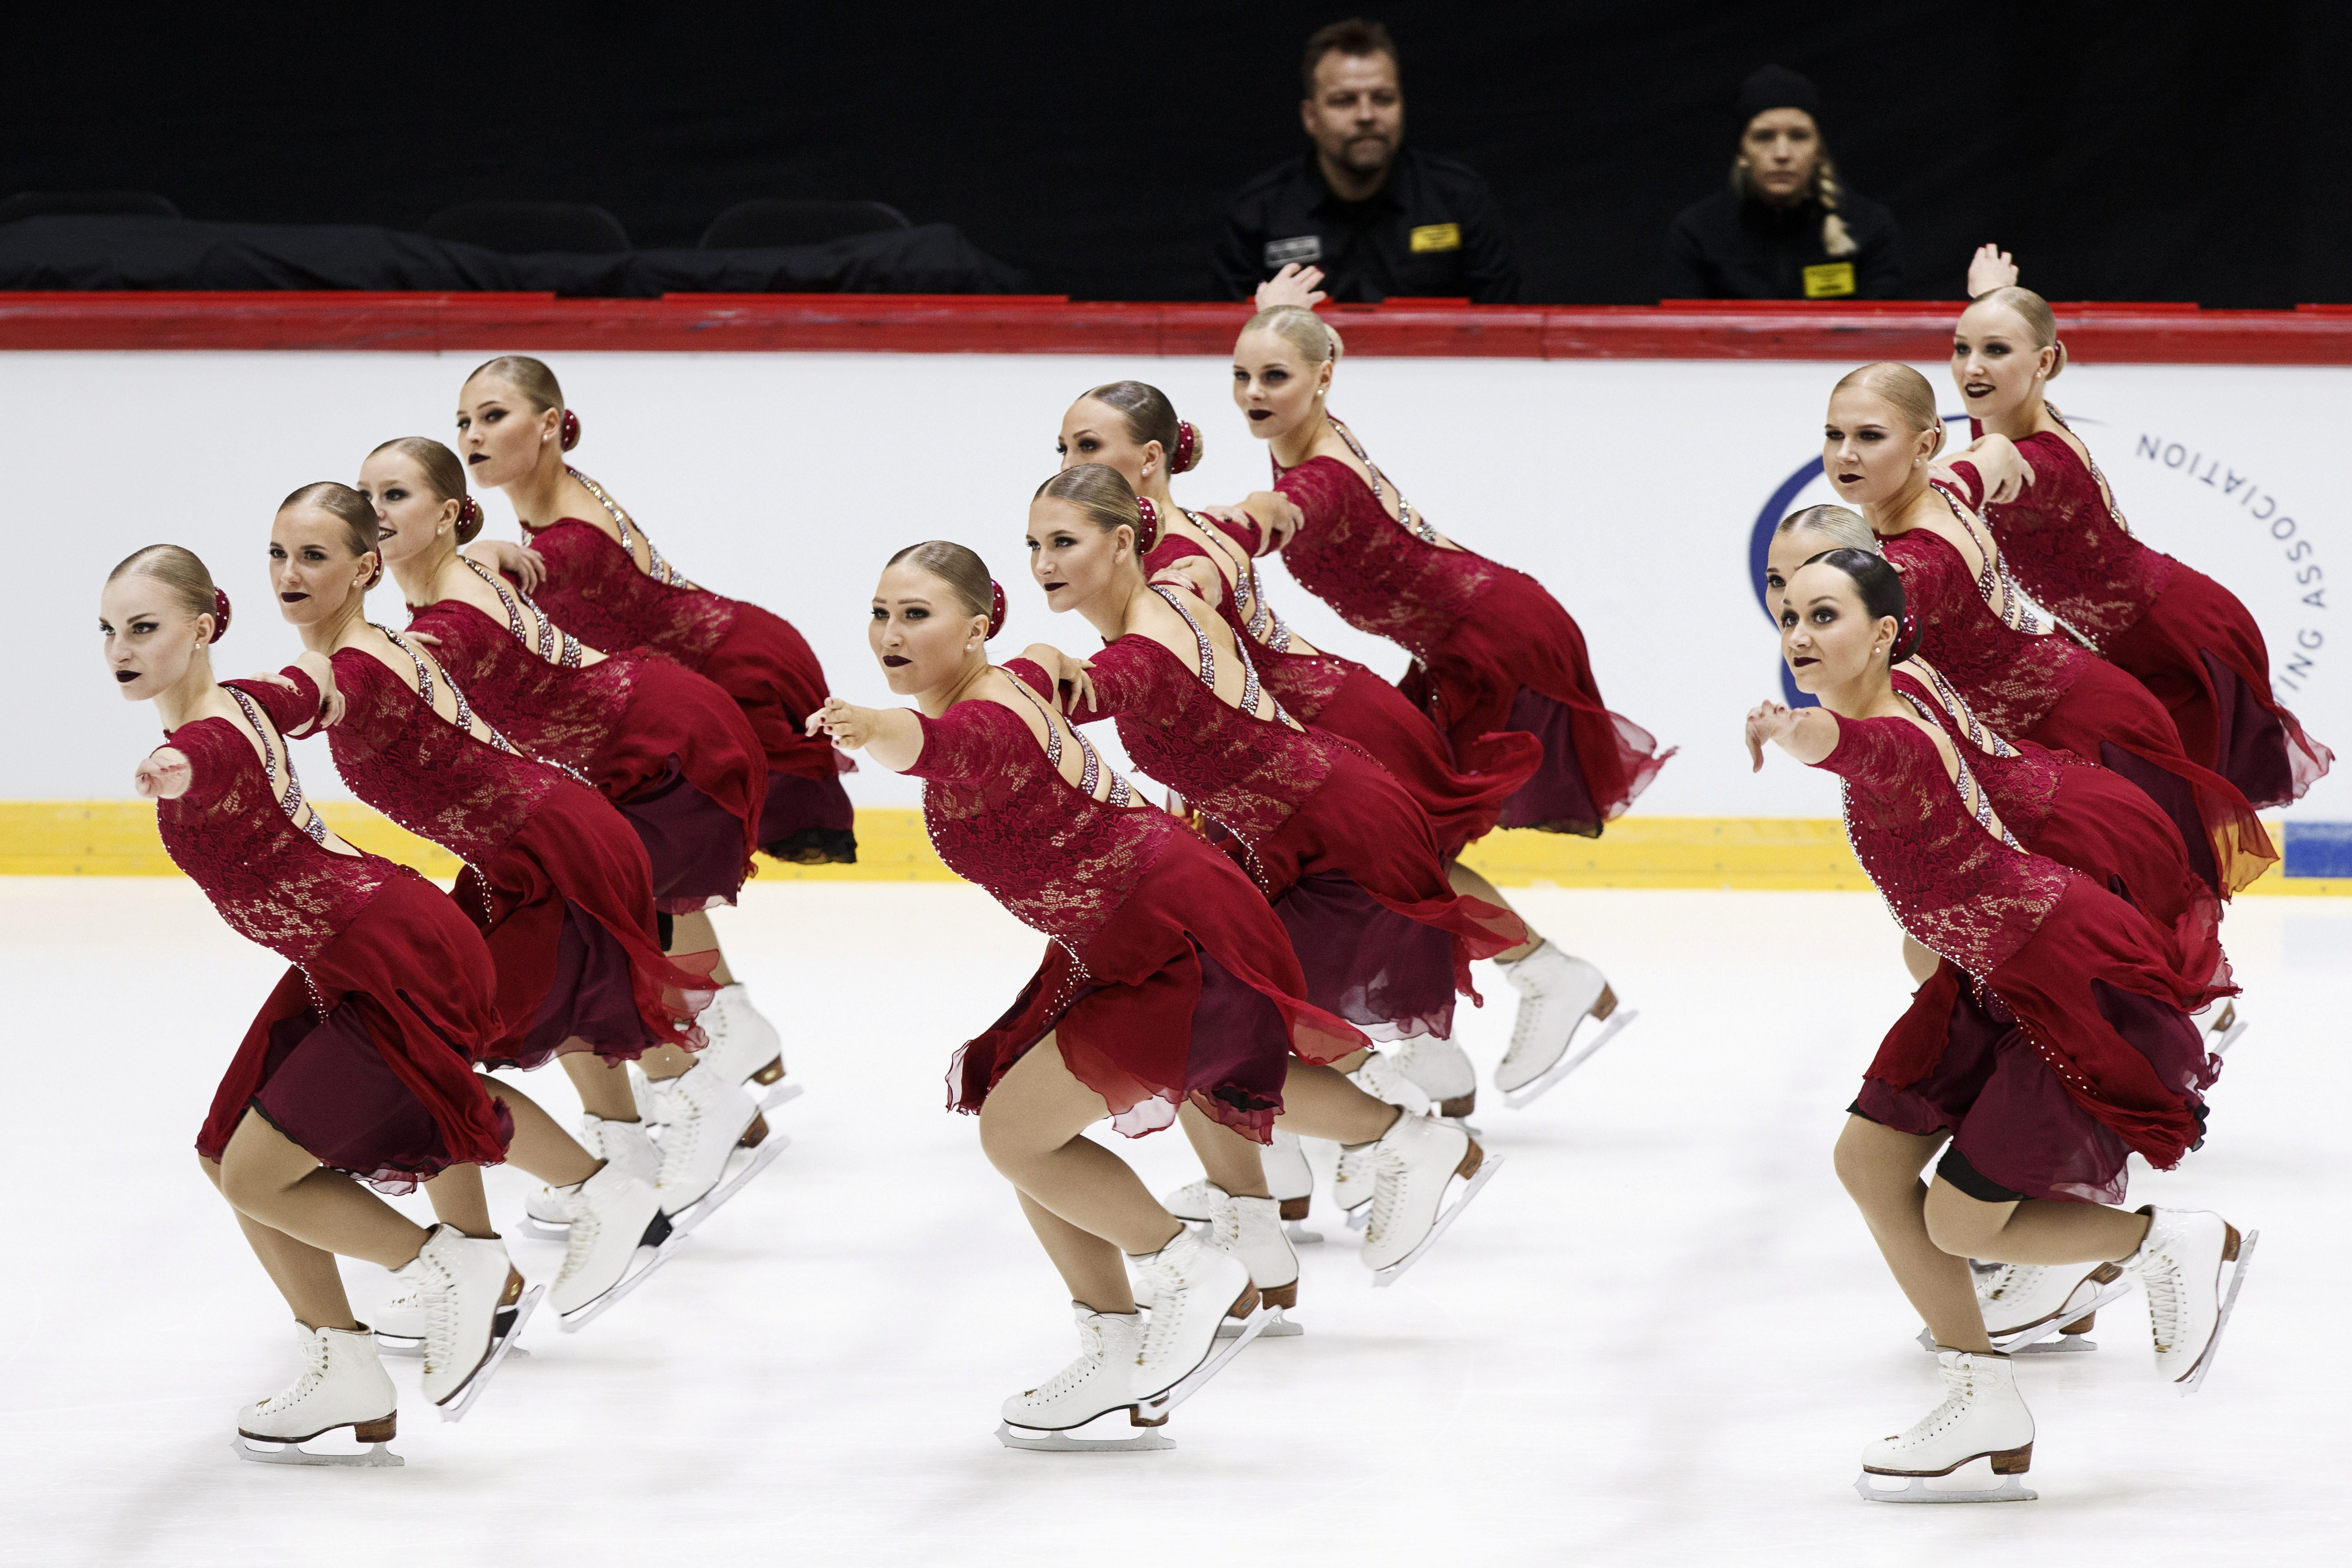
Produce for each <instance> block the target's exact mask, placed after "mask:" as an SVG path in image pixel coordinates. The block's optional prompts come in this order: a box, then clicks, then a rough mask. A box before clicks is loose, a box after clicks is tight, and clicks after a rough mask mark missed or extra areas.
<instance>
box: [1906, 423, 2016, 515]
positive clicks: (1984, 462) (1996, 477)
mask: <svg viewBox="0 0 2352 1568" xmlns="http://www.w3.org/2000/svg"><path fill="white" fill-rule="evenodd" d="M1961 458H1967V459H1968V460H1969V462H1971V463H1974V464H1975V465H1976V469H1977V478H1978V479H1979V480H1981V481H1982V482H1983V485H1984V497H1983V500H1982V502H1981V504H1982V505H1985V506H2006V505H2008V504H2009V503H2010V502H2011V501H2013V500H2016V499H2017V498H2018V497H2019V496H2021V495H2023V494H2024V493H2025V487H2026V486H2028V485H2030V484H2032V483H2033V482H2034V472H2033V465H2032V463H2029V462H2027V461H2026V460H2025V454H2024V453H2022V452H2021V451H2019V450H2018V449H2017V443H2016V442H2014V441H2012V440H2011V439H2010V438H2009V437H2006V436H1994V435H1990V434H1988V435H1983V436H1979V437H1977V438H1976V439H1975V440H1974V441H1971V442H1969V445H1968V446H1967V447H1963V448H1961V449H1960V450H1959V451H1958V452H1955V453H1953V454H1952V456H1951V458H1950V459H1949V461H1948V462H1944V463H1937V465H1936V466H1935V467H1934V468H1930V469H1929V470H1928V472H1927V477H1928V478H1929V479H1941V480H1942V481H1943V482H1944V483H1946V484H1948V485H1949V486H1951V487H1952V489H1955V490H1958V492H1960V493H1961V494H1962V495H1966V494H1967V493H1968V486H1966V485H1964V484H1962V483H1961V482H1960V479H1959V476H1958V474H1955V473H1953V472H1952V470H1951V467H1950V464H1951V463H1957V462H1958V461H1959V460H1960V459H1961Z"/></svg>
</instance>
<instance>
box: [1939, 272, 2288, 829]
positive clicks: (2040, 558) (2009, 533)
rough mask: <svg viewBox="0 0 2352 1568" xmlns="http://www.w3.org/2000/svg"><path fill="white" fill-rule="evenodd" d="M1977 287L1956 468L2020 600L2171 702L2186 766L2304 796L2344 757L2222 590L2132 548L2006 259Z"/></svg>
mask: <svg viewBox="0 0 2352 1568" xmlns="http://www.w3.org/2000/svg"><path fill="white" fill-rule="evenodd" d="M1986 249H1987V251H1990V249H1991V247H1986ZM2016 281H2017V268H2015V267H2014V266H2013V265H2011V264H2010V263H2009V261H2008V259H2007V258H2005V257H2002V256H2000V255H1998V254H1997V253H1996V254H1993V255H1990V256H1989V255H1987V254H1985V253H1983V252H1980V253H1979V256H1978V258H1977V262H1976V265H1974V266H1972V267H1971V268H1969V292H1970V294H1971V296H1972V297H1973V300H1974V302H1973V303H1971V304H1970V305H1969V308H1968V310H1966V311H1964V312H1963V313H1962V314H1961V316H1960V321H1959V326H1958V329H1957V330H1956V331H1954V332H1953V334H1952V381H1953V383H1954V384H1956V385H1957V386H1958V388H1959V389H1960V396H1961V397H1962V399H1963V400H1964V401H1965V402H1966V404H1967V406H1968V410H1969V428H1970V429H1971V430H1972V431H1973V432H1974V433H1975V435H1976V437H1977V439H1976V441H1975V443H1974V445H1972V446H1971V447H1969V448H1968V449H1967V450H1966V451H1964V452H1962V453H1961V454H1960V455H1959V456H1958V457H1956V458H1953V459H1951V462H1950V471H1951V472H1952V474H1953V475H1954V476H1955V477H1956V478H1957V479H1958V481H1959V483H1960V484H1961V485H1962V486H1963V487H1964V492H1963V493H1964V495H1965V497H1966V499H1967V501H1968V503H1969V505H1970V506H1971V507H1981V508H1982V510H1983V512H1984V519H1985V521H1986V522H1987V524H1989V525H1990V527H1991V529H1992V532H1993V537H1994V538H1995V539H1997V540H1999V541H2000V549H2001V553H2002V555H2003V556H2005V557H2006V558H2007V559H2008V561H2009V563H2010V566H2011V570H2013V571H2014V572H2015V573H2016V574H2017V580H2018V581H2019V582H2020V583H2021V584H2024V586H2025V590H2026V592H2027V593H2029V594H2032V595H2033V597H2034V600H2035V601H2036V602H2037V603H2039V604H2041V605H2043V606H2044V607H2046V608H2047V609H2049V610H2050V611H2051V613H2052V614H2053V615H2055V616H2057V617H2058V618H2059V619H2060V620H2062V621H2063V622H2064V623H2065V624H2066V626H2068V627H2069V628H2070V629H2071V630H2073V631H2074V632H2075V633H2076V634H2077V635H2078V636H2080V637H2084V638H2085V639H2086V640H2087V641H2088V642H2089V643H2090V645H2091V647H2094V648H2095V649H2097V650H2098V653H2099V656H2100V657H2101V658H2105V659H2106V660H2107V661H2108V662H2109V663H2110V664H2113V665H2115V666H2116V668H2119V669H2121V670H2123V671H2125V672H2126V674H2128V675H2130V676H2131V677H2132V678H2133V679H2137V680H2138V681H2139V682H2140V683H2141V684H2142V685H2144V686H2146V687H2147V689H2149V690H2150V691H2152V692H2154V693H2155V694H2156V695H2157V697H2158V699H2159V700H2162V702H2163V703H2164V706H2165V708H2166V709H2167V710H2168V711H2169V712H2170V713H2171V715H2172V721H2173V724H2174V726H2175V727H2176V728H2177V730H2178V731H2179V737H2180V744H2181V749H2182V750H2183V751H2185V752H2187V753H2188V754H2189V758H2190V760H2192V761H2193V762H2195V763H2198V764H2199V765H2200V767H2206V768H2210V769H2211V770H2213V771H2214V772H2215V773H2220V774H2221V776H2222V777H2224V778H2226V779H2228V780H2229V781H2230V782H2231V784H2235V785H2236V786H2237V787H2238V788H2239V790H2241V791H2242V793H2243V794H2244V795H2245V797H2246V798H2247V799H2248V800H2249V801H2251V802H2252V803H2253V805H2254V806H2255V807H2256V808H2257V809H2259V810H2264V811H2268V810H2272V809H2274V808H2276V807H2279V806H2283V805H2291V804H2293V803H2294V801H2297V800H2300V799H2301V798H2302V797H2303V794H2304V792H2305V790H2307V789H2309V788H2310V787H2311V786H2312V784H2313V783H2314V782H2315V781H2316V780H2318V779H2319V778H2321V777H2322V776H2324V775H2325V774H2326V772H2327V769H2328V766H2329V764H2330V763H2332V762H2333V761H2334V760H2335V759H2334V756H2333V754H2332V753H2331V752H2329V751H2328V749H2327V748H2326V746H2324V745H2321V744H2320V743H2319V742H2316V741H2314V740H2313V739H2311V737H2309V736H2308V735H2305V733H2304V732H2303V726H2302V725H2301V724H2299V723H2297V722H2296V721H2295V717H2294V714H2293V713H2290V712H2289V711H2287V710H2286V709H2284V708H2283V707H2281V706H2280V705H2279V703H2278V701H2277V700H2276V699H2274V698H2273V696H2272V694H2271V664H2270V650H2269V649H2268V648H2267V647H2265V646H2264V645H2263V634H2262V628H2261V627H2259V626H2256V625H2255V624H2254V617H2253V616H2252V615H2250V614H2248V613H2247V610H2246V606H2245V605H2242V604H2241V603H2239V601H2238V597H2237V595H2234V594H2232V593H2231V592H2230V591H2229V590H2228V589H2227V588H2224V587H2222V586H2221V584H2219V583H2216V582H2215V581H2213V579H2212V578H2210V577H2208V576H2206V575H2205V574H2203V573H2201V572H2199V571H2196V570H2194V569H2192V568H2190V567H2189V566H2187V565H2185V564H2183V563H2180V562H2179V561H2175V560H2174V559H2173V558H2172V557H2171V556H2169V555H2166V554H2163V553H2162V552H2158V551H2155V550H2151V549H2149V548H2148V547H2147V545H2146V544H2143V543H2142V542H2139V541H2138V540H2137V539H2135V538H2134V537H2132V531H2131V528H2130V525H2129V524H2127V523H2126V522H2125V521H2124V516H2123V513H2122V512H2121V511H2119V510H2116V498H2115V492H2114V490H2113V489H2110V488H2109V487H2108V484H2107V479H2106V476H2105V474H2103V473H2101V472H2100V471H2099V467H2098V464H2097V463H2096V462H2095V460H2094V459H2093V458H2092V457H2091V450H2090V448H2089V447H2086V446H2084V443H2083V438H2082V437H2079V436H2077V435H2075V434H2074V431H2073V430H2072V429H2071V428H2069V427H2068V426H2067V424H2066V422H2065V420H2063V418H2061V417H2060V416H2059V414H2058V411H2057V409H2055V408H2053V407H2052V406H2051V405H2050V403H2049V401H2048V398H2047V391H2048V384H2049V383H2051V382H2053V381H2055V380H2056V379H2057V378H2058V373H2059V372H2061V371H2063V370H2064V369H2065V368H2066V345H2065V344H2063V343H2062V342H2059V341H2058V325H2057V321H2056V320H2055V319H2054V318H2053V316H2052V315H2051V313H2050V306H2049V304H2048V302H2047V301H2045V300H2043V299H2042V296H2041V295H2039V294H2036V293H2034V292H2033V291H2032V289H2020V288H2017V287H2015V286H2014V285H2015V284H2016ZM1996 498H1997V499H1996ZM1988 500H1992V501H1993V504H1990V505H1987V504H1986V502H1987V501H1988Z"/></svg>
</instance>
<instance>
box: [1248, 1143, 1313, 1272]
mask: <svg viewBox="0 0 2352 1568" xmlns="http://www.w3.org/2000/svg"><path fill="white" fill-rule="evenodd" d="M1259 1161H1260V1163H1263V1164H1264V1165H1265V1190H1266V1191H1267V1192H1270V1193H1272V1194H1274V1201H1275V1202H1276V1203H1277V1204H1280V1205H1282V1229H1283V1234H1284V1235H1286V1236H1287V1237H1290V1240H1291V1244H1292V1245H1293V1246H1295V1247H1307V1246H1310V1245H1312V1244H1313V1243H1315V1242H1318V1241H1321V1240H1322V1239H1323V1237H1322V1236H1321V1234H1320V1233H1318V1232H1316V1231H1311V1230H1308V1229H1307V1226H1306V1223H1305V1222H1306V1219H1307V1211H1308V1210H1309V1209H1311V1208H1313V1207H1314V1206H1315V1167H1314V1166H1312V1165H1310V1164H1308V1163H1307V1151H1306V1149H1305V1148H1304V1147H1303V1146H1302V1145H1301V1144H1300V1143H1299V1142H1298V1134H1297V1133H1296V1132H1285V1131H1283V1130H1282V1129H1281V1128H1279V1127H1277V1128H1276V1129H1275V1130H1274V1142H1272V1143H1269V1144H1268V1145H1266V1147H1265V1152H1263V1153H1261V1154H1260V1155H1259Z"/></svg>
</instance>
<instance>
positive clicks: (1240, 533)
mask: <svg viewBox="0 0 2352 1568" xmlns="http://www.w3.org/2000/svg"><path fill="white" fill-rule="evenodd" d="M1242 519H1243V521H1240V522H1234V521H1230V520H1228V519H1225V518H1222V517H1213V518H1210V519H1209V520H1208V521H1209V526H1210V527H1212V528H1213V529H1215V530H1216V531H1218V532H1219V533H1222V534H1223V535H1224V536H1225V537H1226V538H1227V539H1230V540H1232V541H1233V542H1234V543H1235V544H1238V545H1240V546H1241V547H1242V548H1243V549H1244V550H1245V551H1247V552H1249V553H1250V554H1251V555H1253V556H1255V555H1263V554H1264V553H1265V524H1264V523H1262V522H1260V521H1258V520H1257V519H1255V518H1254V517H1252V516H1250V514H1249V513H1247V512H1244V513H1242Z"/></svg>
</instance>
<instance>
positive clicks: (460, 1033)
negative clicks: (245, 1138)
mask: <svg viewBox="0 0 2352 1568" xmlns="http://www.w3.org/2000/svg"><path fill="white" fill-rule="evenodd" d="M308 973H309V976H310V979H309V983H308V984H305V982H304V979H303V975H304V970H303V969H300V968H295V969H289V970H288V971H287V972H286V973H285V975H284V976H283V977H282V978H281V979H280V980H279V981H278V984H277V986H276V988H275V989H273V990H272V991H271V992H270V994H269V1000H268V1002H266V1003H264V1004H263V1005H262V1008H261V1011H260V1013H259V1014H258V1015H257V1016H256V1017H255V1018H254V1020H253V1024H252V1026H251V1027H249V1028H248V1029H247V1031H246V1034H245V1038H244V1040H243V1041H242V1042H241V1043H240V1044H239V1045H238V1047H237V1050H236V1056H235V1058H232V1059H231V1060H230V1062H229V1066H228V1071H227V1072H226V1074H224V1075H223V1076H222V1078H221V1081H220V1087H219V1088H218V1089H216V1090H215V1091H214V1094H213V1103H212V1110H211V1111H210V1113H209V1114H208V1115H207V1116H206V1117H205V1124H204V1127H203V1129H202V1130H201V1131H198V1132H197V1134H196V1152H198V1153H199V1154H202V1155H203V1156H204V1157H205V1159H207V1160H214V1161H217V1160H218V1159H219V1158H220V1157H221V1153H222V1152H223V1151H224V1150H226V1148H227V1147H228V1141H229V1139H230V1137H231V1136H232V1135H233V1134H234V1133H235V1132H236V1129H237V1124H238V1123H239V1122H240V1121H243V1120H244V1119H245V1115H246V1112H247V1110H248V1109H254V1110H259V1111H260V1112H261V1114H262V1115H263V1116H264V1117H266V1118H268V1121H269V1122H270V1123H271V1125H273V1126H275V1127H276V1128H277V1129H278V1131H280V1132H283V1133H284V1134H285V1135H286V1136H287V1137H288V1138H289V1139H291V1140H293V1142H295V1143H297V1144H299V1146H300V1147H301V1148H303V1149H304V1150H306V1151H307V1152H310V1154H311V1155H312V1156H313V1157H315V1158H316V1159H317V1160H318V1161H319V1163H320V1164H323V1165H327V1166H331V1167H332V1168H333V1169H335V1170H339V1171H343V1172H347V1173H350V1174H352V1175H353V1176H356V1177H358V1178H360V1179H361V1180H362V1181H365V1182H368V1183H371V1184H373V1185H375V1186H377V1187H379V1188H382V1189H383V1191H385V1192H389V1193H405V1192H410V1191H413V1190H414V1189H415V1186H416V1185H417V1184H419V1183H421V1182H425V1181H428V1180H430V1179H431V1178H432V1177H434V1176H436V1175H437V1174H439V1173H441V1172H442V1171H443V1170H446V1168H447V1167H449V1166H451V1165H495V1164H498V1163H500V1162H502V1161H503V1160H505V1158H506V1148H507V1143H508V1142H509V1139H511V1138H512V1137H513V1135H514V1121H513V1118H512V1117H511V1116H510V1115H509V1114H508V1111H507V1109H506V1107H505V1106H503V1105H501V1104H499V1102H498V1101H497V1100H494V1099H492V1098H491V1097H490V1096H489V1094H488V1093H487V1092H486V1091H485V1090H484V1089H483V1087H482V1082H481V1079H479V1078H478V1077H476V1076H475V1073H474V1069H473V1063H474V1061H475V1059H476V1058H478V1056H479V1055H480V1054H481V1053H482V1052H483V1050H484V1049H486V1048H487V1047H488V1046H489V1045H490V1044H491V1043H492V1042H494V1041H496V1040H497V1039H498V1038H499V1036H500V1035H501V1033H502V1032H503V1028H502V1026H501V1025H500V1023H499V1012H498V1001H497V997H498V976H497V974H496V973H494V971H493V969H492V967H491V963H490V955H489V953H488V951H487V950H486V949H485V948H484V947H483V945H482V939H481V936H480V934H479V933H478V932H477V931H475V930H474V928H473V927H472V926H471V925H470V924H468V923H467V920H466V917H465V916H464V914H462V913H461V912H460V911H459V910H458V908H457V905H456V904H454V903H452V902H451V901H450V899H449V896H448V895H447V894H446V893H444V892H442V891H441V890H440V889H438V888H436V887H434V886H433V885H432V884H431V883H429V882H427V881H425V879H424V878H422V877H419V876H417V875H416V874H415V872H414V871H410V870H408V869H407V868H401V869H400V874H399V875H397V876H395V877H394V878H393V879H391V880H389V881H387V882H386V883H385V884H384V885H383V888H382V889H379V890H378V891H377V893H376V895H375V897H374V898H373V899H371V900H368V903H367V906H366V908H364V909H362V910H361V911H360V914H359V916H358V918H357V919H355V920H354V921H352V923H351V925H350V926H349V927H348V928H346V929H345V931H343V933H342V934H341V936H339V937H337V938H336V939H335V940H334V941H333V942H331V943H329V944H328V946H327V949H326V951H325V952H322V953H320V955H319V956H318V957H317V958H316V959H314V960H312V961H311V962H310V964H309V965H308ZM313 988H315V989H316V992H317V996H316V1000H315V1001H314V999H313V996H312V991H313ZM320 1004H324V1005H325V1007H326V1011H325V1012H323V1013H322V1012H320V1010H319V1005H320Z"/></svg>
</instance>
